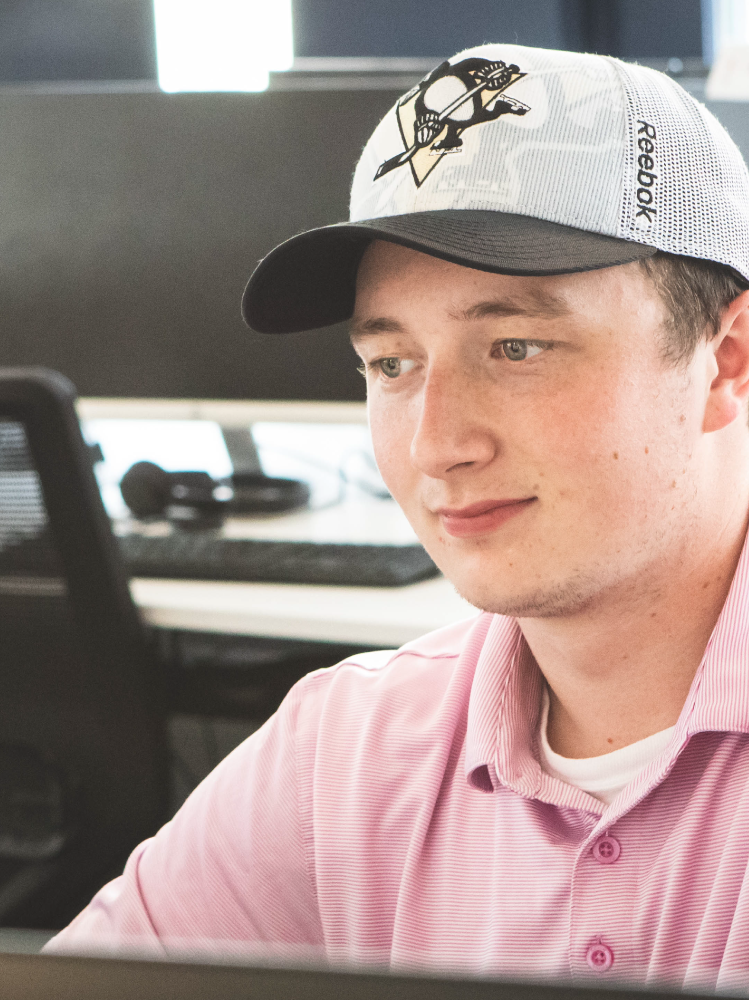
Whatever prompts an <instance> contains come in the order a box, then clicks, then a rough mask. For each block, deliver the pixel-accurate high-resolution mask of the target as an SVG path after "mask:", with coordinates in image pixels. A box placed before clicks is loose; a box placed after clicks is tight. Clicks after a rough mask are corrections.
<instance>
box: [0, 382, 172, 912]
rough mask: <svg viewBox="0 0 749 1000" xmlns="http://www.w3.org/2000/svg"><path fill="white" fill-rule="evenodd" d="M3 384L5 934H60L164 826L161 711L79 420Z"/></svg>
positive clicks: (0, 602)
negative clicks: (9, 930)
mask: <svg viewBox="0 0 749 1000" xmlns="http://www.w3.org/2000/svg"><path fill="white" fill-rule="evenodd" d="M74 402H75V389H74V387H73V386H72V384H71V383H70V382H69V381H68V380H67V379H65V378H64V377H63V376H61V375H59V374H57V373H55V372H51V371H48V370H45V369H22V368H8V369H0V925H5V926H24V927H42V928H44V927H46V928H56V927H59V926H62V925H63V924H64V923H66V922H67V921H68V920H69V919H71V918H72V917H73V916H74V915H75V913H76V912H77V911H78V910H79V909H80V908H81V907H82V906H83V905H85V903H86V902H88V900H89V899H90V897H91V895H92V894H93V893H94V892H95V891H96V890H97V889H98V888H99V887H100V886H101V885H102V884H103V883H104V882H105V881H106V880H107V879H109V878H111V877H114V876H115V875H116V874H118V873H119V871H121V869H122V866H123V864H124V861H125V860H126V857H127V854H128V853H129V851H130V850H131V849H132V848H133V847H134V846H135V845H136V844H137V843H138V842H139V841H140V840H141V839H143V838H144V837H146V836H148V835H150V834H152V833H154V832H155V831H156V829H157V828H158V827H159V825H160V824H161V822H162V821H163V820H164V819H165V818H166V810H167V802H168V765H167V751H166V737H165V732H166V729H165V717H166V709H165V698H164V692H163V685H162V682H161V679H160V672H159V668H158V664H157V661H156V658H155V657H154V656H153V654H152V652H151V650H150V648H149V644H148V641H147V637H146V635H145V632H144V629H143V627H142V625H141V623H140V621H139V618H138V614H137V611H136V609H135V607H134V604H133V602H132V599H131V597H130V592H129V590H128V587H127V582H126V580H125V577H124V575H123V572H122V569H121V566H120V562H119V554H118V552H117V551H116V548H115V540H114V538H113V536H112V533H111V529H110V525H109V521H108V518H107V516H106V512H105V510H104V508H103V505H102V501H101V496H100V494H99V490H98V487H97V484H96V479H95V477H94V473H93V466H92V461H91V457H90V453H89V450H88V446H87V445H86V443H85V442H84V440H83V438H82V435H81V431H80V426H79V423H78V419H77V416H76V412H75V408H74Z"/></svg>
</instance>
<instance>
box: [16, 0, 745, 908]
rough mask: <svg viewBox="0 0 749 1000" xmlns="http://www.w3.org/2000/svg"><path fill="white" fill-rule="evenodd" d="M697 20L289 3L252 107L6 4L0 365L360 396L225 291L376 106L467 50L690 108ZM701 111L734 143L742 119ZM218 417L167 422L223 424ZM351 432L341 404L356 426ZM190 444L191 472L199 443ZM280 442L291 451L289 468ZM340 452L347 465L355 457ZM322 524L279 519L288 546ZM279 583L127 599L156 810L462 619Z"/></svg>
mask: <svg viewBox="0 0 749 1000" xmlns="http://www.w3.org/2000/svg"><path fill="white" fill-rule="evenodd" d="M716 2H723V0H716ZM726 2H727V0H726ZM713 8H714V4H711V3H708V2H705V0H703V2H700V0H528V2H519V3H518V2H512V3H511V2H509V0H459V2H458V0H455V2H452V3H449V2H447V0H432V2H429V3H427V2H412V0H368V2H366V3H365V2H363V0H293V8H292V9H293V32H294V53H295V57H296V64H295V66H294V67H292V68H291V69H290V70H289V71H288V72H276V73H273V74H272V76H271V80H270V85H269V88H268V90H267V91H266V92H261V93H180V94H166V93H163V92H161V90H160V88H159V85H158V65H157V52H156V44H155V32H154V16H153V8H152V4H151V2H150V0H7V2H6V3H4V4H3V5H2V6H1V7H0V302H1V303H2V309H3V336H2V337H0V366H3V365H9V364H42V365H46V366H50V367H52V368H56V369H59V370H60V371H63V372H64V373H65V374H67V375H69V376H70V377H71V378H72V379H73V381H74V382H75V383H76V385H77V387H78V389H79V391H80V392H81V394H83V395H84V396H88V397H115V398H116V397H129V398H136V399H138V398H141V399H153V398H156V399H158V400H167V401H168V400H169V399H173V400H174V399H198V400H200V399H202V400H206V399H224V400H230V401H234V403H236V404H240V405H241V404H243V401H246V400H249V401H250V402H249V403H248V407H249V408H248V409H241V408H240V409H239V410H231V408H229V409H228V410H225V411H221V412H222V413H225V414H229V415H230V414H231V413H234V414H235V415H234V416H233V417H232V418H231V419H232V420H235V421H237V422H239V423H241V419H244V420H245V428H246V427H247V425H248V424H249V422H250V421H257V422H258V423H257V424H256V426H257V427H259V424H261V423H263V422H265V424H266V432H268V427H270V426H271V425H272V424H273V420H274V414H275V415H276V417H277V413H276V411H274V410H273V409H272V408H271V409H269V410H263V409H262V407H261V408H259V409H252V406H253V404H252V401H253V400H258V399H260V400H271V401H274V400H275V401H281V400H297V401H304V400H317V401H331V402H333V403H339V404H340V403H345V402H347V401H350V402H354V403H356V402H359V403H360V402H361V401H362V400H363V398H364V388H363V382H362V380H361V379H360V377H359V376H358V375H357V373H356V371H355V365H356V362H355V359H354V356H353V354H352V352H351V349H350V347H349V345H348V342H347V338H346V334H345V331H344V330H343V329H340V328H338V329H333V330H327V331H321V332H319V333H313V334H305V335H301V336H291V337H280V338H268V337H265V338H264V337H261V336H259V335H254V334H252V333H250V332H249V331H247V330H246V328H245V327H244V326H243V325H242V322H241V319H240V316H239V297H240V294H241V290H242V285H243V283H244V281H245V280H246V277H247V275H248V274H249V272H250V271H251V269H252V267H253V265H254V263H255V261H257V260H258V259H259V258H260V257H261V256H262V255H263V254H264V253H267V252H268V251H269V250H270V249H271V248H272V247H273V246H274V245H275V244H276V243H277V242H278V241H279V240H281V239H284V238H286V237H287V236H290V235H292V234H293V233H294V232H296V231H298V230H300V229H304V228H308V227H311V226H315V225H321V224H325V223H329V222H334V221H337V220H339V219H341V218H344V217H345V215H346V211H347V194H348V186H349V182H350V177H351V172H352V169H353V165H354V163H355V161H356V159H357V156H358V153H359V151H360V149H361V147H362V145H363V144H364V142H365V141H366V138H367V137H368V135H369V134H370V132H371V131H372V128H373V127H374V125H375V124H376V122H377V121H378V120H379V119H380V118H381V116H382V115H383V114H384V113H385V111H386V110H387V108H388V107H390V106H391V105H392V103H393V102H394V101H395V100H396V99H397V97H398V96H399V95H400V94H401V93H402V92H403V91H404V90H406V89H407V88H408V87H409V86H411V85H412V84H413V83H415V82H416V81H417V80H418V79H420V78H421V77H422V76H423V75H424V73H425V72H426V71H427V70H428V69H429V68H430V67H431V65H433V64H434V62H435V61H436V60H439V59H442V58H444V57H446V56H448V55H450V54H452V53H453V52H455V51H457V50H459V49H460V48H462V47H465V46H469V45H473V44H476V43H478V42H482V41H485V40H496V41H508V42H518V43H521V44H528V45H536V46H547V47H565V48H570V49H576V50H581V51H583V50H584V51H596V52H600V53H604V54H610V55H615V56H620V57H622V58H625V59H637V60H641V61H646V62H649V63H650V64H652V65H654V66H656V67H658V68H661V69H663V70H666V71H667V72H670V73H672V74H673V75H674V76H677V77H678V78H679V79H680V80H681V81H682V82H683V83H684V85H685V86H687V87H688V88H689V89H690V90H692V92H693V93H695V94H697V96H700V97H702V96H704V83H705V76H706V72H707V63H708V62H709V59H710V58H711V57H712V50H713V43H714V38H713V34H711V30H712V29H711V25H712V23H713V22H712V21H711V20H710V18H709V17H707V15H708V14H710V13H711V12H712V11H713ZM708 28H710V29H711V30H707V29H708ZM714 110H715V111H716V113H717V114H718V116H719V117H720V118H721V120H723V122H724V123H725V124H726V126H727V127H728V128H729V130H730V131H731V132H732V133H733V135H734V137H735V138H736V140H737V141H738V142H739V144H740V145H741V146H742V148H743V149H744V150H745V152H746V151H747V150H749V112H747V105H746V104H743V103H733V104H727V103H726V104H720V105H714ZM79 412H80V413H82V414H83V415H84V416H87V417H88V418H89V424H93V422H94V421H95V420H96V419H99V420H100V421H103V419H104V418H105V417H106V416H107V413H109V412H113V411H107V409H106V407H104V408H103V409H97V406H96V403H95V401H91V400H89V401H88V402H87V403H84V404H83V405H82V407H81V408H80V411H79ZM165 412H167V411H165ZM168 412H172V411H168ZM218 412H219V411H218V410H215V409H214V410H211V409H210V407H209V408H207V409H204V410H200V409H199V408H198V409H196V410H189V409H188V410H186V411H184V413H183V414H182V415H185V414H186V415H188V416H196V415H197V416H203V417H205V418H206V419H207V420H213V421H215V422H216V423H220V422H221V421H222V420H223V417H220V416H218V415H217V414H218ZM278 412H280V411H278ZM288 412H291V413H292V415H293V414H297V413H299V414H301V412H302V411H301V410H300V411H297V410H292V411H288ZM339 412H343V411H339ZM350 412H354V411H353V410H352V411H350ZM174 413H176V411H174V412H173V415H174ZM237 413H239V414H240V416H236V414H237ZM325 413H328V411H322V410H319V409H317V410H314V411H313V410H310V411H309V412H307V411H305V415H304V416H299V419H300V420H306V421H314V420H315V419H319V420H321V421H322V420H323V415H324V414H325ZM347 413H349V411H345V412H344V413H343V417H340V416H337V417H336V418H335V419H338V420H340V421H341V422H343V419H344V417H346V414H347ZM241 414H244V417H241ZM250 414H251V415H250ZM310 414H312V416H310ZM284 419H288V417H285V418H284ZM326 419H327V418H326ZM346 419H348V417H346ZM363 419H364V418H363V414H362V412H361V408H360V409H359V410H356V411H355V418H354V417H352V418H351V420H352V424H353V423H355V422H356V420H358V421H360V423H359V425H358V426H357V427H355V428H354V429H355V430H362V431H363V430H364V423H363ZM131 429H132V428H131ZM99 430H100V431H101V435H102V436H101V437H100V440H101V441H103V442H104V443H105V445H106V449H108V444H107V441H105V438H104V429H103V427H99ZM214 430H216V435H215V438H216V441H217V442H218V445H217V446H218V447H219V448H220V447H223V446H222V445H221V444H220V441H219V435H218V428H217V427H216V426H214ZM141 432H142V428H141ZM123 433H127V432H123ZM185 433H186V434H187V435H188V437H189V438H190V440H189V449H190V451H191V454H192V455H193V457H194V456H195V455H196V453H197V452H198V451H199V449H198V448H197V447H196V440H197V436H198V435H197V434H196V433H195V431H194V428H189V427H188V428H187V429H186V431H185ZM295 433H296V437H297V440H296V441H295V442H293V444H294V445H295V446H296V447H297V450H301V451H305V450H306V451H307V452H310V451H311V449H309V448H306V446H304V444H303V442H302V437H303V435H301V434H300V433H299V432H295ZM150 437H151V438H153V437H155V435H153V434H151V435H150ZM258 441H259V431H258ZM151 443H153V442H152V441H151ZM112 447H113V448H114V447H115V446H114V445H113V446H112ZM284 447H286V448H287V450H289V447H290V446H289V445H285V446H284ZM106 449H105V450H106ZM115 450H116V449H115ZM261 450H262V449H261ZM353 451H356V452H357V455H358V458H357V461H358V460H359V459H361V457H362V454H363V450H362V449H360V448H359V446H358V444H357V447H356V449H353ZM330 452H331V449H330V447H329V446H328V445H326V448H325V449H324V451H323V453H322V454H321V455H317V456H315V461H317V462H318V465H320V466H321V467H322V466H323V465H324V464H325V462H326V461H327V462H328V465H331V466H332V465H334V463H332V462H331V456H330ZM341 452H342V454H343V456H344V458H342V459H341V465H340V467H334V468H333V480H334V485H335V488H336V489H340V491H341V493H343V492H344V490H343V487H341V482H339V480H340V481H345V485H346V489H348V488H349V487H351V485H352V484H351V482H349V481H348V480H350V479H352V478H353V477H352V476H351V474H350V472H351V470H350V468H349V467H348V466H345V462H348V461H349V459H350V456H351V454H352V448H351V447H350V445H349V444H348V443H347V442H346V443H345V444H344V445H342V446H341ZM133 457H134V458H137V457H145V456H144V455H142V454H141V455H133ZM151 457H153V456H151ZM309 457H310V456H309V454H307V455H305V456H303V458H304V459H307V460H308V459H309ZM226 458H227V454H226V453H224V454H223V459H226ZM175 460H176V459H175ZM200 461H202V457H201V458H200ZM205 464H206V465H207V464H208V463H207V462H206V463H205ZM120 471H121V470H120ZM278 474H280V472H279V473H278ZM300 474H301V473H300ZM357 475H359V473H357ZM347 477H348V478H347ZM110 485H112V486H113V488H116V483H114V482H113V483H112V484H110ZM375 493H376V491H375ZM351 494H352V495H354V494H356V489H355V488H354V487H352V489H351ZM360 494H361V495H359V494H356V495H354V496H353V501H354V502H353V503H352V505H350V506H349V507H348V508H347V510H348V511H349V512H350V511H354V513H355V514H356V516H358V517H359V519H360V521H362V520H364V521H367V520H369V522H370V524H369V528H370V531H374V530H377V531H380V527H381V525H384V527H382V531H381V534H383V536H384V535H387V536H388V537H389V538H390V540H391V541H393V539H394V538H395V532H394V530H393V529H392V524H395V523H396V521H395V516H394V515H393V516H392V517H391V518H390V521H387V518H385V517H384V515H383V520H382V521H377V520H376V517H375V516H374V515H373V513H372V512H373V511H374V509H375V507H377V505H378V504H380V505H381V507H382V511H385V513H387V511H386V510H385V508H386V505H387V503H389V501H387V500H381V499H378V498H377V496H376V495H373V494H372V491H371V490H370V492H369V495H364V494H365V491H360ZM349 499H351V497H349ZM356 504H359V507H358V508H357V507H356ZM394 507H395V505H394V504H392V508H394ZM362 511H364V513H363V514H362ZM382 511H380V513H382ZM317 513H318V512H316V511H307V512H303V513H302V514H300V515H299V519H298V521H297V522H294V523H295V524H296V528H294V529H293V530H294V531H297V534H298V533H299V531H301V530H302V527H304V525H302V519H303V518H304V517H307V516H308V515H309V516H310V517H311V516H312V515H313V514H314V515H315V516H317ZM324 513H325V512H324V511H323V514H324ZM392 513H393V511H392V510H391V511H390V514H392ZM390 514H389V515H388V517H390ZM396 514H397V510H396ZM326 516H327V522H326V523H327V526H328V527H326V528H325V530H328V528H329V527H330V525H331V524H332V525H334V527H335V530H336V531H339V530H340V529H341V524H343V522H344V521H346V520H348V521H349V522H350V523H351V524H353V523H354V521H355V517H354V515H353V514H352V515H351V516H350V517H349V516H348V515H347V517H341V516H340V510H339V509H336V508H335V507H334V506H333V505H331V508H330V510H329V511H328V513H327V515H326ZM378 516H379V515H378ZM386 522H387V523H386ZM391 522H392V524H391ZM308 523H309V524H311V521H309V522H304V524H305V525H307V524H308ZM315 523H316V524H318V522H315ZM269 524H270V521H267V522H263V525H262V526H261V527H262V530H263V531H265V532H267V531H270V530H271V529H272V527H273V526H272V525H271V527H270V528H269V527H268V525H269ZM300 525H302V527H300ZM372 525H374V527H372ZM349 527H350V525H349ZM355 527H356V531H359V528H360V525H358V524H357V525H355ZM318 528H319V524H318V527H316V528H315V530H318ZM401 528H402V526H401ZM247 530H248V531H249V530H250V529H249V528H248V529H247ZM253 530H256V531H260V528H258V527H257V525H255V527H254V528H253ZM289 530H291V529H289ZM304 530H306V528H305V529H304ZM310 530H311V529H310ZM399 530H400V529H399ZM388 533H389V534H388ZM354 534H356V532H354ZM289 537H291V536H289ZM361 537H362V536H361V533H360V534H359V535H357V536H356V538H357V539H358V541H359V542H360V541H361ZM352 538H353V535H352ZM370 540H371V539H370ZM395 541H396V542H397V541H398V540H397V539H396V540H395ZM284 586H285V585H284ZM289 586H290V588H291V589H289V590H287V591H285V592H284V594H283V595H281V596H280V597H279V592H278V591H274V590H273V589H272V588H271V587H265V588H264V587H263V586H262V585H259V584H254V583H248V584H241V583H237V584H236V585H234V584H230V585H216V584H211V583H204V582H201V581H196V580H187V581H163V580H161V581H159V580H143V579H141V580H136V581H135V582H134V584H133V586H132V593H133V595H134V597H135V598H136V600H137V603H138V604H139V606H140V609H141V611H143V613H144V617H145V618H146V620H147V621H148V622H149V623H150V624H152V625H154V626H156V629H157V631H158V640H159V653H160V655H161V656H162V659H163V660H164V661H165V662H167V663H168V665H169V669H170V675H169V677H170V683H171V684H172V690H173V691H174V690H176V691H178V692H179V699H177V700H178V702H179V704H178V708H179V709H180V712H179V715H178V717H175V718H173V719H172V736H173V737H175V738H174V740H173V745H174V746H177V747H178V749H179V754H178V755H177V758H176V759H178V760H179V761H180V762H181V765H182V772H183V773H182V777H183V779H184V780H182V782H181V785H180V786H179V787H177V788H176V792H175V793H174V795H173V799H172V800H171V805H175V804H176V803H177V801H178V800H179V798H180V797H181V796H182V795H183V794H186V793H187V791H189V788H190V787H191V786H192V785H193V784H194V782H195V780H197V779H198V778H199V777H200V776H201V775H202V774H203V773H205V771H207V770H208V768H209V767H210V766H211V765H212V764H214V763H215V762H216V759H217V758H218V757H220V756H222V755H223V753H224V752H225V751H226V750H228V749H229V748H230V747H231V746H232V745H234V744H235V743H236V742H238V740H239V739H240V738H241V737H242V736H243V735H244V734H245V733H246V732H247V731H248V730H249V729H250V728H252V726H254V724H255V722H256V721H257V720H258V719H259V718H261V717H262V715H263V714H267V712H268V711H272V709H273V707H274V705H275V704H276V703H277V701H278V700H279V699H280V697H282V696H283V692H284V690H285V689H287V688H288V686H289V685H290V683H292V682H293V681H294V680H295V679H296V677H297V676H298V675H299V673H300V672H301V673H303V672H306V670H307V669H310V668H311V667H313V666H320V665H327V664H329V663H332V662H334V661H335V660H336V659H338V658H339V656H340V655H342V653H343V652H344V651H345V650H346V649H348V648H362V647H373V646H382V645H396V644H399V643H400V642H403V641H406V640H407V639H409V638H412V637H413V636H414V633H416V634H418V633H419V632H426V631H428V630H429V629H430V628H432V627H436V625H438V624H442V623H444V622H446V621H449V620H453V619H454V618H457V617H459V616H461V615H465V614H467V613H471V612H472V609H470V608H469V607H467V606H463V605H461V604H460V602H459V600H458V598H457V597H456V596H455V595H454V594H453V592H452V590H451V588H449V585H447V582H446V581H444V580H439V579H434V580H429V581H425V582H424V584H418V585H415V588H421V589H413V590H409V591H408V592H407V593H406V592H404V591H401V592H397V591H396V592H395V593H393V592H390V593H385V588H379V589H376V588H372V591H371V593H366V592H357V590H356V589H355V588H351V589H350V590H349V591H348V592H347V593H345V594H344V593H343V589H344V588H339V592H338V593H336V594H335V595H334V597H331V595H330V592H329V591H327V592H325V591H324V588H318V590H317V591H315V593H314V594H313V593H312V591H311V588H307V589H305V588H304V587H303V586H296V587H294V586H293V585H289ZM419 595H420V596H419ZM292 618H293V621H292ZM383 622H387V624H388V626H389V628H390V631H388V632H387V633H386V634H385V632H384V631H383V628H382V623H383ZM284 630H285V631H284ZM276 640H278V641H276ZM334 643H335V644H336V645H335V646H334V645H333V644H334ZM201 713H204V714H212V715H214V716H216V717H222V716H223V717H224V724H223V726H222V727H216V728H214V729H206V728H205V726H204V719H203V718H202V717H200V716H201ZM227 720H229V721H227ZM185 765H187V766H185ZM171 805H170V808H171ZM9 912H10V911H9ZM2 919H4V918H3V913H2V912H1V911H0V923H1V922H2ZM38 919H40V920H41V919H42V917H39V918H38Z"/></svg>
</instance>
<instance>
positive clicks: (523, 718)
mask: <svg viewBox="0 0 749 1000" xmlns="http://www.w3.org/2000/svg"><path fill="white" fill-rule="evenodd" d="M482 617H483V618H484V619H488V620H489V625H488V628H487V629H486V633H485V639H484V642H483V645H482V646H481V648H480V652H479V653H478V657H477V659H475V663H476V666H475V672H474V676H473V683H472V686H471V694H470V699H469V704H468V727H467V732H466V777H467V779H468V781H469V783H470V784H471V785H472V786H473V787H474V788H477V789H479V790H481V791H484V792H491V791H495V790H496V789H497V788H498V787H499V786H500V785H505V786H507V787H509V788H511V789H513V790H514V791H516V792H518V793H519V794H521V795H524V796H526V797H535V798H539V799H542V800H544V801H553V802H555V804H557V805H568V806H570V807H572V808H578V809H579V808H583V809H586V810H588V811H591V812H600V811H601V810H602V808H603V807H602V804H601V803H599V802H598V801H597V800H595V799H593V798H592V797H591V796H589V795H588V794H587V793H586V792H582V791H581V790H580V789H576V788H573V787H572V786H566V789H569V792H567V791H565V790H564V789H560V783H559V782H557V781H556V780H555V779H552V778H550V777H549V776H548V775H546V774H545V773H544V772H543V771H542V770H541V767H540V766H539V764H538V760H537V758H536V755H535V753H534V748H535V740H536V733H537V729H538V722H539V713H540V708H541V690H542V684H543V679H542V675H541V672H540V671H539V669H538V667H537V666H536V663H535V660H534V659H533V656H532V654H531V652H530V650H529V648H528V646H527V644H526V642H525V640H524V639H523V635H522V632H521V630H520V626H519V625H518V623H517V621H516V620H515V619H514V618H506V617H504V616H503V615H485V616H482ZM747 650H749V543H748V542H747V541H745V543H744V547H743V549H742V552H741V556H740V558H739V563H738V566H737V567H736V572H735V574H734V578H733V581H732V583H731V587H730V590H729V592H728V597H727V598H726V602H725V604H724V606H723V609H722V611H721V613H720V616H719V618H718V621H717V622H716V625H715V628H714V629H713V632H712V635H711V637H710V641H709V642H708V644H707V648H706V650H705V655H704V656H703V658H702V662H701V664H700V666H699V668H698V670H697V673H696V674H695V678H694V681H693V683H692V686H691V689H690V691H689V694H688V696H687V699H686V702H685V704H684V708H683V709H682V712H681V715H680V716H679V720H678V722H677V724H676V729H675V732H674V739H673V741H672V744H671V746H672V747H674V748H676V747H683V746H684V745H685V743H686V741H687V740H688V739H689V737H690V736H692V735H694V734H695V733H698V732H704V731H723V732H741V733H749V677H748V676H747V674H748V673H749V671H748V669H747ZM472 652H473V656H474V657H476V652H475V647H474V650H473V651H472ZM671 765H673V760H672V761H671ZM560 792H561V798H564V799H569V801H565V802H562V801H561V800H560Z"/></svg>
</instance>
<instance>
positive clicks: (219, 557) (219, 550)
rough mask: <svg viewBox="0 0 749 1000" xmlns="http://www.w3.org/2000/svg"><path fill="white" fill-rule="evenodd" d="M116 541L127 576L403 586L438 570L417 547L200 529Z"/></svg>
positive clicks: (353, 585)
mask: <svg viewBox="0 0 749 1000" xmlns="http://www.w3.org/2000/svg"><path fill="white" fill-rule="evenodd" d="M117 540H118V542H119V545H120V550H121V552H122V555H123V558H124V561H125V568H126V570H127V572H128V573H129V575H130V576H146V577H160V578H163V579H172V580H235V581H246V582H257V583H318V584H327V585H329V586H330V585H333V586H335V585H341V586H351V587H402V586H404V585H405V584H409V583H416V582H417V581H419V580H425V579H427V578H428V577H430V576H436V575H437V573H438V572H439V570H438V569H437V567H436V566H435V565H434V563H433V562H432V560H431V559H430V558H429V556H428V555H427V553H426V552H425V551H424V549H423V548H422V547H421V546H420V545H343V544H337V543H336V544H334V543H316V542H289V541H283V542H275V541H266V540H259V539H254V538H224V537H222V536H221V535H219V534H213V533H210V532H199V531H173V532H172V533H171V534H169V535H156V536H153V535H138V534H131V535H121V536H119V537H118V539H117Z"/></svg>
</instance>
